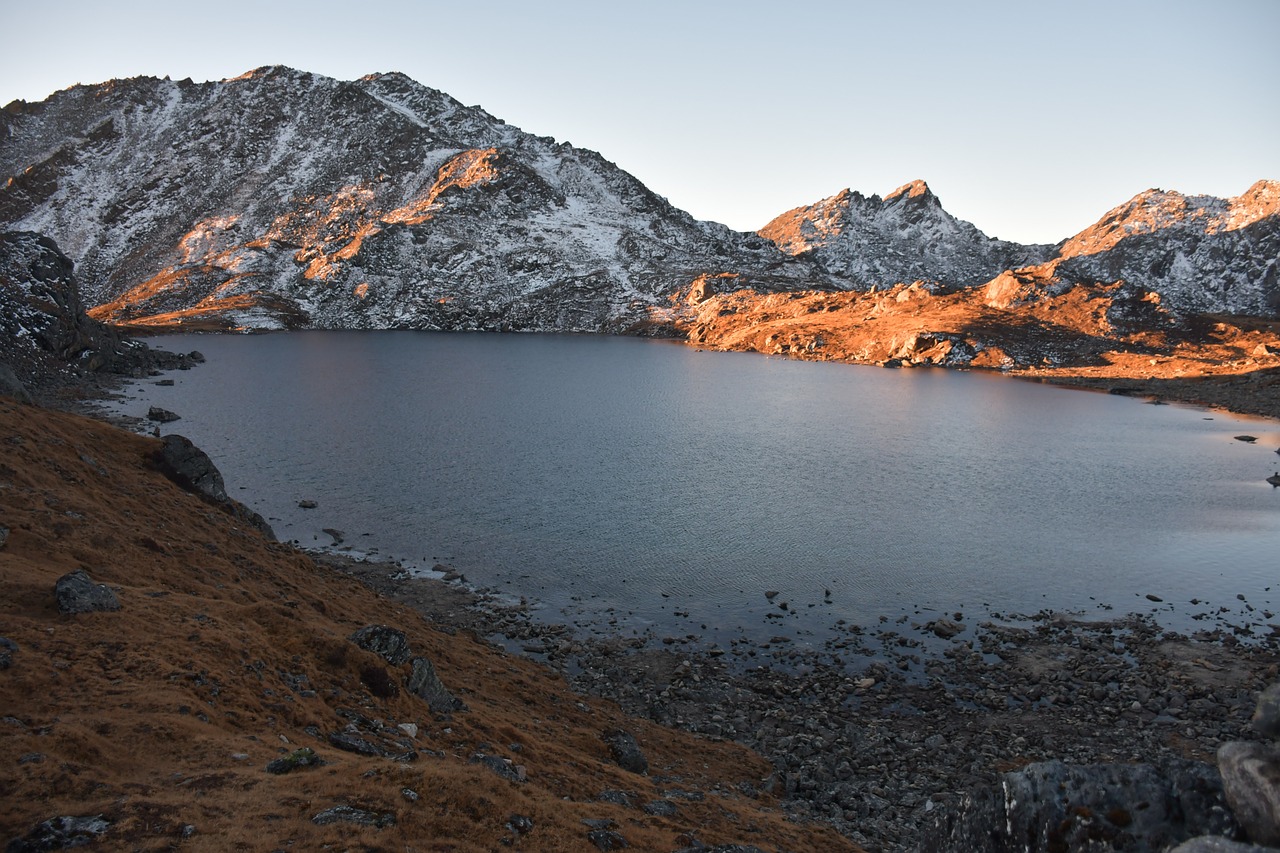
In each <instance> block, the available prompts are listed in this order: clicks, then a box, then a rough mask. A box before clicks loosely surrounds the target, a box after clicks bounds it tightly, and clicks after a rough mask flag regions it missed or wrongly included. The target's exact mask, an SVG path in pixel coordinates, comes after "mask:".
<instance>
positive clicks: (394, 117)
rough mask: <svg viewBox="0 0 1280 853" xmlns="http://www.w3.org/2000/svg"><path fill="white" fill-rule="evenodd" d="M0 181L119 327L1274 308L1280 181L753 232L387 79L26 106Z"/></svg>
mask: <svg viewBox="0 0 1280 853" xmlns="http://www.w3.org/2000/svg"><path fill="white" fill-rule="evenodd" d="M0 175H9V176H10V177H9V178H8V179H7V180H6V182H5V183H4V185H3V186H2V187H0V228H5V229H13V230H24V231H34V232H40V233H43V234H46V235H48V236H49V237H51V238H53V239H54V240H55V241H56V242H57V244H58V245H59V246H60V247H61V248H62V250H63V251H64V252H66V254H67V255H68V256H69V257H70V258H71V259H72V260H73V261H74V262H75V266H76V273H77V276H78V278H79V280H80V283H81V290H82V292H83V294H84V299H85V303H86V304H88V305H91V306H96V307H94V308H93V310H92V314H93V316H95V317H97V318H99V319H103V320H111V321H117V322H129V321H134V322H145V323H150V324H176V323H178V322H182V323H185V324H188V325H194V326H197V327H201V326H203V327H209V328H227V327H233V328H234V327H263V328H273V327H281V326H316V327H346V328H390V327H398V328H444V329H468V328H474V329H531V330H581V331H607V332H623V331H630V332H645V331H660V330H665V329H668V328H670V326H669V323H670V322H671V321H672V318H673V314H672V310H671V309H672V307H673V305H672V300H673V299H677V298H682V297H687V298H688V299H690V300H692V301H697V300H700V299H704V298H707V297H709V296H710V295H712V294H713V293H715V292H721V291H728V290H734V289H737V288H741V287H747V288H752V289H755V290H761V291H773V290H800V289H818V290H823V289H825V290H834V289H857V290H863V289H867V288H869V287H871V286H873V285H893V284H896V283H899V282H914V281H923V282H936V283H938V284H940V285H942V286H943V287H944V289H951V288H957V287H978V286H981V285H983V284H984V283H986V282H989V281H992V280H994V279H996V278H997V277H998V276H1000V274H1001V273H1002V272H1004V271H1007V270H1012V271H1017V270H1030V269H1032V268H1035V274H1034V275H1033V274H1031V273H1028V274H1026V275H1023V276H1021V278H1020V279H1019V280H1022V279H1026V280H1028V281H1037V282H1048V281H1053V282H1059V283H1062V284H1063V285H1065V286H1069V285H1070V284H1072V283H1096V282H1108V283H1110V282H1114V281H1116V280H1121V279H1123V280H1124V281H1125V282H1126V283H1127V284H1129V285H1130V286H1132V287H1135V288H1138V289H1144V290H1149V291H1153V292H1155V293H1157V294H1159V295H1160V297H1161V299H1162V300H1163V301H1162V303H1161V304H1162V305H1163V306H1164V307H1165V308H1167V309H1170V310H1173V311H1181V312H1201V311H1204V312H1238V313H1251V314H1263V315H1275V314H1276V313H1277V312H1280V284H1278V283H1277V269H1276V268H1277V257H1278V256H1280V212H1278V208H1280V201H1277V199H1278V198H1280V184H1277V183H1276V182H1266V181H1262V182H1259V183H1258V184H1256V185H1255V186H1254V187H1252V188H1251V189H1250V190H1249V191H1248V192H1246V193H1245V194H1243V195H1241V196H1240V197H1238V198H1235V199H1216V198H1211V197H1207V196H1195V197H1184V196H1181V195H1179V194H1177V193H1168V192H1161V191H1158V190H1151V191H1148V192H1145V193H1142V194H1141V195H1139V196H1137V197H1136V198H1135V199H1134V200H1132V201H1131V202H1129V203H1127V204H1125V205H1122V206H1120V207H1118V208H1116V209H1115V210H1113V211H1111V212H1110V213H1108V214H1107V215H1106V216H1105V217H1104V218H1103V219H1102V220H1101V221H1100V222H1099V223H1098V224H1097V225H1095V226H1093V227H1091V228H1089V229H1086V230H1085V231H1083V232H1081V233H1080V234H1078V235H1076V236H1075V237H1072V238H1070V239H1069V240H1065V241H1063V242H1062V243H1060V244H1058V245H1057V246H1044V245H1029V246H1028V245H1021V244H1017V243H1011V242H1006V241H1002V240H996V239H993V238H990V237H987V236H986V235H984V234H983V233H982V232H981V231H980V230H978V228H976V227H975V226H973V225H972V224H970V223H968V222H964V221H962V220H959V219H956V218H955V217H953V216H951V215H950V214H949V213H947V212H946V211H945V210H944V209H943V208H942V205H941V203H940V202H939V200H938V198H937V196H935V195H934V194H933V193H932V192H931V191H930V190H929V188H928V186H927V185H925V183H924V182H923V181H914V182H912V183H910V184H907V185H905V186H903V187H901V188H899V189H897V190H895V191H894V192H892V193H890V194H888V195H887V196H885V197H884V198H883V199H882V198H880V197H878V196H875V195H872V196H869V197H867V196H863V195H861V194H860V193H856V192H851V191H849V190H845V191H843V192H841V193H839V194H837V195H835V196H832V197H831V198H828V199H824V200H823V201H820V202H817V203H816V204H813V205H809V206H806V207H801V208H796V209H795V210H792V211H789V212H787V213H784V214H782V215H781V216H779V217H777V218H776V219H774V220H773V221H772V222H770V223H769V224H768V225H766V226H765V227H764V228H762V229H761V230H760V231H759V232H758V233H757V234H744V233H740V232H735V231H732V230H730V229H728V228H726V227H724V226H722V225H718V224H715V223H709V222H699V221H697V220H695V219H693V217H691V216H689V215H688V214H687V213H685V212H683V211H680V210H678V209H676V208H674V207H672V206H671V205H670V204H669V203H668V202H667V201H666V200H665V199H663V198H661V197H659V196H657V195H655V194H654V193H653V192H651V191H650V190H648V189H647V188H646V187H645V186H644V185H643V184H641V183H640V182H639V181H637V180H636V179H635V178H634V177H632V176H631V175H629V174H627V173H626V172H624V171H622V170H621V169H619V168H618V167H617V166H615V165H613V164H612V163H610V162H608V161H607V160H605V159H604V158H603V157H601V156H600V155H599V154H596V153H595V152H592V151H587V150H583V149H579V148H575V147H574V146H572V145H569V144H567V143H557V142H556V141H555V140H553V139H551V138H548V137H539V136H533V135H531V134H528V133H525V132H523V131H521V130H520V129H518V128H516V127H512V126H511V125H508V124H506V123H504V122H502V121H501V120H499V119H497V118H494V117H493V116H491V115H489V114H488V113H486V112H485V111H484V110H482V109H480V108H479V107H466V106H463V105H462V104H460V103H458V102H457V101H455V100H454V99H452V98H450V97H449V96H448V95H446V94H444V93H442V92H438V91H436V90H434V89H429V88H427V87H425V86H422V85H420V84H418V83H416V82H414V81H413V80H410V79H409V78H407V77H405V76H404V75H402V74H373V75H370V76H368V77H364V78H362V79H360V80H356V81H352V82H340V81H337V80H333V79H331V78H327V77H322V76H317V75H312V74H308V73H305V72H300V71H294V70H292V69H288V68H282V67H266V68H261V69H257V70H255V71H252V72H249V73H248V74H245V75H243V76H242V77H238V78H235V79H232V80H224V81H220V82H216V83H204V84H196V83H192V82H191V81H189V80H184V81H170V80H167V79H165V80H159V79H155V78H134V79H130V80H116V81H111V82H109V83H104V84H101V85H96V86H75V87H72V88H71V89H67V90H64V91H62V92H58V93H55V94H54V95H52V96H51V97H49V98H48V99H46V100H45V101H42V102H40V103H36V104H27V103H24V102H20V101H15V102H14V103H12V104H9V105H8V106H6V107H5V108H4V109H3V110H2V111H0ZM1005 290H1007V288H1005ZM1002 292H1003V291H1002Z"/></svg>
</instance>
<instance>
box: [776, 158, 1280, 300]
mask: <svg viewBox="0 0 1280 853" xmlns="http://www.w3.org/2000/svg"><path fill="white" fill-rule="evenodd" d="M759 233H760V234H761V235H762V236H764V237H768V238H769V239H771V240H773V241H774V242H775V243H777V244H778V246H779V247H780V248H781V249H783V250H784V251H786V252H789V253H791V254H793V255H797V256H807V257H812V258H813V259H814V260H816V261H817V262H818V263H819V264H820V265H822V267H823V268H824V269H826V270H827V271H828V272H830V273H831V274H832V275H834V276H837V277H841V278H845V279H847V280H848V281H849V283H850V285H851V288H852V289H856V290H865V289H867V288H868V287H874V286H880V287H888V286H892V285H894V284H899V283H907V284H909V283H912V282H914V281H924V282H933V283H937V284H940V285H942V286H944V288H951V289H954V288H964V287H978V286H981V285H983V284H987V283H988V282H991V281H992V280H994V279H997V278H999V277H1001V276H1002V275H1004V276H1006V277H1007V275H1008V274H1010V273H1012V274H1014V275H1015V276H1018V277H1022V278H1027V277H1036V278H1039V279H1042V280H1053V281H1055V282H1058V283H1060V284H1062V285H1063V286H1066V287H1069V286H1071V285H1074V284H1087V285H1099V284H1113V283H1115V282H1117V281H1124V282H1125V283H1127V284H1129V285H1131V286H1134V287H1138V288H1141V289H1143V290H1146V291H1151V292H1154V293H1158V294H1159V295H1160V297H1161V300H1162V302H1163V305H1164V306H1165V308H1167V309H1169V310H1172V311H1175V312H1182V313H1226V314H1249V315H1254V316H1265V317H1274V316H1276V315H1277V313H1280V281H1278V279H1277V276H1278V275H1280V273H1278V272H1277V266H1278V265H1280V182H1278V181H1258V182H1257V183H1255V184H1254V185H1253V186H1251V187H1250V188H1249V189H1248V190H1246V191H1245V192H1244V193H1242V194H1241V195H1239V196H1236V197H1234V198H1228V199H1221V198H1216V197H1214V196H1205V195H1199V196H1185V195H1182V194H1181V193H1177V192H1167V191H1163V190H1156V189H1151V190H1146V191H1144V192H1142V193H1139V194H1138V195H1137V196H1135V197H1134V198H1132V199H1130V200H1129V201H1127V202H1125V203H1124V204H1122V205H1119V206H1118V207H1116V208H1114V209H1112V210H1110V211H1108V212H1107V213H1106V214H1105V215H1103V216H1102V218H1101V219H1099V220H1098V221H1097V222H1096V223H1095V224H1093V225H1091V226H1089V227H1088V228H1086V229H1084V230H1083V231H1081V232H1079V233H1078V234H1075V235H1073V236H1072V237H1069V238H1067V239H1065V240H1063V241H1061V242H1060V243H1058V244H1057V245H1055V246H1047V245H1028V246H1024V245H1021V244H1018V243H1009V242H1006V241H1003V240H996V239H994V238H990V237H987V236H986V235H985V234H983V233H982V232H981V231H979V230H978V229H977V228H976V227H974V226H973V225H972V224H970V223H968V222H964V221H963V220H959V219H956V218H955V217H953V216H951V215H950V214H948V213H947V212H946V211H945V210H943V208H942V205H941V202H939V200H938V198H937V196H935V195H934V194H933V192H932V191H931V190H930V189H929V187H928V185H926V184H925V183H924V182H923V181H913V182H912V183H909V184H907V185H905V186H902V187H899V188H898V189H896V190H894V191H893V192H892V193H890V194H889V195H887V196H885V197H884V198H883V199H881V198H880V197H879V196H874V195H873V196H870V197H864V196H862V195H861V194H860V193H856V192H851V191H850V190H847V189H846V190H843V191H841V192H840V193H838V194H836V195H834V196H831V197H830V198H826V199H823V200H822V201H819V202H816V203H814V204H812V205H808V206H804V207H798V208H796V209H794V210H791V211H788V212H787V213H784V214H782V215H781V216H779V217H777V218H776V219H774V220H773V221H772V222H770V223H769V224H767V225H766V226H765V227H764V228H762V229H760V232H759Z"/></svg>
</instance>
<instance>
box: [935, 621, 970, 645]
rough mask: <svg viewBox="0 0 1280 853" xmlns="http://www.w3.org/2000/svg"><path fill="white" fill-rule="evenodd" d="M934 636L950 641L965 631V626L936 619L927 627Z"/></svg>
mask: <svg viewBox="0 0 1280 853" xmlns="http://www.w3.org/2000/svg"><path fill="white" fill-rule="evenodd" d="M927 627H928V628H929V630H931V631H933V633H934V634H936V635H937V636H939V637H941V638H942V639H944V640H950V639H951V638H952V637H954V636H955V635H956V634H959V633H960V632H961V631H963V630H964V625H962V624H961V623H959V622H954V621H952V620H950V619H935V620H934V621H932V622H930V623H929V624H928V626H927Z"/></svg>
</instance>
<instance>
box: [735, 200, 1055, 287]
mask: <svg viewBox="0 0 1280 853" xmlns="http://www.w3.org/2000/svg"><path fill="white" fill-rule="evenodd" d="M758 233H759V234H760V235H761V236H762V237H767V238H769V239H770V240H772V241H773V242H775V243H776V244H778V247H779V248H781V249H782V250H783V251H785V252H788V253H790V254H793V255H802V254H811V255H812V256H813V257H814V258H815V259H816V260H818V261H819V263H821V264H822V266H823V267H824V268H825V269H826V270H827V271H829V272H830V273H832V274H833V275H835V276H838V277H840V278H843V279H846V280H848V281H849V282H851V283H852V284H853V289H856V290H866V289H867V288H868V287H874V286H887V285H893V284H898V283H911V282H914V281H929V282H937V283H939V284H941V285H944V286H946V287H953V288H959V287H973V286H976V285H979V284H982V283H983V282H985V281H987V280H989V279H991V278H994V277H995V276H996V275H998V274H999V273H1000V272H1002V271H1004V270H1007V269H1014V268H1017V267H1024V266H1029V265H1032V264H1037V263H1041V262H1043V261H1045V260H1048V258H1049V255H1050V250H1051V248H1052V247H1050V246H1044V245H1031V246H1024V245H1022V244H1019V243H1010V242H1008V241H1005V240H996V239H994V238H991V237H988V236H987V235H985V234H983V233H982V232H981V231H979V230H978V229H977V227H975V226H974V225H972V224H971V223H968V222H965V221H963V220H961V219H956V218H955V217H954V216H952V215H951V214H949V213H947V211H946V210H944V209H943V207H942V202H941V201H939V200H938V197H937V196H936V195H934V194H933V191H932V190H930V189H929V186H928V184H926V183H925V182H924V181H921V180H916V181H912V182H911V183H909V184H906V185H904V186H901V187H899V188H898V189H896V190H894V191H893V192H891V193H889V194H888V195H886V196H885V197H884V198H883V199H882V198H880V196H878V195H872V196H869V197H868V196H863V195H862V194H861V193H857V192H853V191H851V190H849V189H844V190H841V191H840V192H839V193H837V194H836V195H833V196H831V197H830V198H825V199H823V200H821V201H819V202H816V203H814V204H811V205H807V206H804V207H797V208H795V209H794V210H789V211H787V212H786V213H783V214H781V215H780V216H778V217H777V218H775V219H773V220H772V221H771V222H769V223H768V224H767V225H765V226H764V227H763V228H761V229H760V231H759V232H758Z"/></svg>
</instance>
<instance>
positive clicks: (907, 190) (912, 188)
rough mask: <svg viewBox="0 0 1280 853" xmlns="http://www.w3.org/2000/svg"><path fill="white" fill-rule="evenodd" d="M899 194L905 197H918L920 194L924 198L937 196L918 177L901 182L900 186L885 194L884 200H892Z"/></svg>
mask: <svg viewBox="0 0 1280 853" xmlns="http://www.w3.org/2000/svg"><path fill="white" fill-rule="evenodd" d="M899 196H902V197H905V198H919V197H921V196H923V197H925V198H933V199H936V198H937V196H936V195H934V194H933V190H931V189H929V185H928V184H926V183H925V182H924V181H922V180H920V179H919V178H917V179H916V180H914V181H911V182H910V183H907V184H903V185H902V186H900V187H898V188H897V189H896V190H894V191H893V192H891V193H889V194H888V195H887V196H885V197H884V200H885V201H893V200H894V199H896V198H898V197H899Z"/></svg>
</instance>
